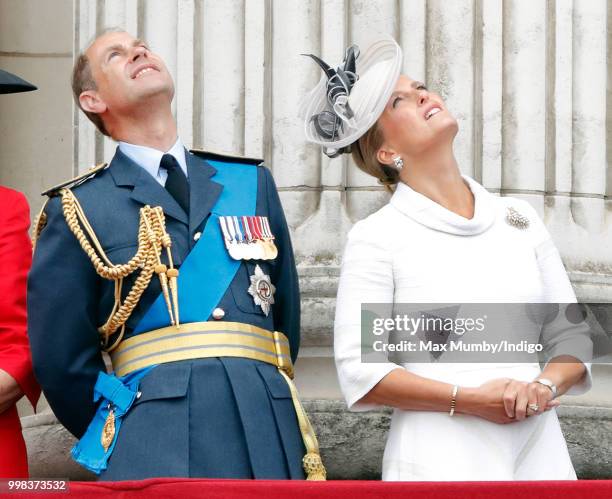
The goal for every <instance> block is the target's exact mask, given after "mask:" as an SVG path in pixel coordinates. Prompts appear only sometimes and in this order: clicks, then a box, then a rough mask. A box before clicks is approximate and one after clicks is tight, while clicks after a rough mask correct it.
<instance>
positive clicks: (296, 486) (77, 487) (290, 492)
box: [4, 478, 612, 499]
mask: <svg viewBox="0 0 612 499" xmlns="http://www.w3.org/2000/svg"><path fill="white" fill-rule="evenodd" d="M68 486H69V495H74V496H76V497H83V498H89V497H91V498H103V497H109V498H110V497H112V498H114V499H116V498H123V497H129V498H138V497H142V498H147V499H157V498H160V499H161V498H169V497H179V498H181V499H186V498H189V497H205V498H206V499H231V498H234V497H235V498H240V499H249V498H261V499H264V498H265V499H269V498H273V497H283V498H287V497H289V498H299V497H306V498H309V499H311V498H313V499H314V498H321V499H339V498H342V499H344V498H350V499H395V498H406V497H409V498H410V499H431V498H436V499H462V498H468V499H491V498H495V499H506V498H507V499H517V498H518V497H521V498H538V499H558V498H560V497H562V498H563V499H574V498H576V499H578V498H580V499H583V498H585V497H588V498H589V499H604V498H605V499H610V497H612V480H578V481H565V482H557V481H546V482H544V481H542V482H376V481H328V482H306V481H289V480H288V481H273V480H258V481H255V480H204V479H173V478H170V479H163V478H162V479H150V480H141V481H130V482H71V483H69V485H68ZM5 490H6V488H5V489H4V491H5ZM44 496H45V497H48V498H51V497H62V496H63V497H66V494H65V493H64V494H55V493H45V494H44ZM15 497H32V498H40V497H41V496H40V492H39V493H20V494H15Z"/></svg>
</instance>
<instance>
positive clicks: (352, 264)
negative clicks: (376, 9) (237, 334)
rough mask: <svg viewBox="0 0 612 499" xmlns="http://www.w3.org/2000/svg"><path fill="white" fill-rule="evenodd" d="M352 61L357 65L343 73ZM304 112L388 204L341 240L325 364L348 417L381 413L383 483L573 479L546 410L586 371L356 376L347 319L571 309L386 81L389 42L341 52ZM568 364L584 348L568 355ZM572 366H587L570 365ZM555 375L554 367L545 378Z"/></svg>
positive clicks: (406, 94)
mask: <svg viewBox="0 0 612 499" xmlns="http://www.w3.org/2000/svg"><path fill="white" fill-rule="evenodd" d="M355 59H356V60H357V62H356V63H355ZM316 60H317V63H318V64H319V65H320V66H321V67H322V68H323V69H324V71H325V76H324V77H323V78H322V80H321V82H319V84H318V85H317V87H315V88H314V89H313V90H312V91H311V93H310V94H309V95H308V96H307V98H306V99H305V101H304V105H303V110H302V113H303V115H304V117H305V123H306V135H307V138H308V140H309V141H311V142H314V143H316V144H319V145H321V146H323V148H324V151H325V152H326V153H327V154H328V155H329V156H332V157H333V156H336V155H338V154H340V153H342V152H347V151H349V150H350V152H351V153H352V155H353V158H354V160H355V162H356V164H357V165H358V166H359V167H360V168H361V169H362V170H364V171H365V172H366V173H368V174H370V175H373V176H374V177H376V178H377V179H378V180H379V181H380V182H381V183H383V184H384V185H386V186H389V187H394V189H390V190H393V191H394V192H393V195H392V197H391V199H390V201H389V203H388V204H387V205H386V206H384V207H383V208H381V209H380V210H379V211H377V212H376V213H373V214H372V215H370V216H369V217H367V218H366V219H364V220H361V221H359V222H357V223H356V224H355V225H354V227H353V228H352V230H351V231H350V233H349V236H348V242H347V245H346V248H345V252H344V257H343V263H342V271H341V276H340V283H339V290H338V296H337V305H336V319H335V333H334V351H335V359H336V366H337V370H338V377H339V381H340V386H341V389H342V392H343V394H344V396H345V398H346V401H347V404H348V407H349V409H350V410H352V411H365V410H371V409H375V408H377V407H380V406H391V407H393V408H394V412H393V417H392V423H391V429H390V432H389V435H388V440H387V445H386V448H385V453H384V458H383V480H547V479H556V480H564V479H576V474H575V472H574V468H573V466H572V463H571V461H570V458H569V454H568V450H567V445H566V442H565V440H564V437H563V435H562V433H561V429H560V425H559V421H558V419H557V415H556V412H555V410H554V407H556V406H557V405H558V404H559V402H558V400H556V399H555V397H556V396H559V395H561V394H566V393H570V394H579V393H583V392H585V391H587V390H588V389H589V388H590V384H591V375H590V364H589V363H588V359H586V360H585V359H583V360H584V362H583V360H581V359H580V358H578V357H577V356H573V357H569V358H567V356H565V357H559V356H557V357H556V358H555V362H549V363H547V364H546V366H545V367H544V369H543V370H541V368H540V365H539V363H538V362H537V360H536V361H534V362H528V363H525V362H522V363H508V362H505V363H486V364H485V363H479V364H477V363H473V364H460V363H452V364H451V363H444V362H442V363H413V364H395V363H392V362H384V363H367V362H362V356H361V354H362V351H361V348H362V345H361V342H362V333H361V323H360V321H361V304H362V303H389V304H392V303H395V304H398V303H427V302H436V303H451V302H454V303H469V302H472V303H484V302H499V303H511V302H520V303H537V302H555V303H570V302H575V301H576V297H575V295H574V292H573V290H572V287H571V284H570V282H569V279H568V277H567V274H566V272H565V269H564V267H563V264H562V262H561V259H560V256H559V253H558V251H557V249H556V248H555V246H554V243H553V242H552V240H551V237H550V235H549V233H548V232H547V230H546V228H545V226H544V224H543V223H542V221H541V220H540V219H539V217H538V215H537V214H536V212H535V210H534V209H533V208H532V207H531V206H530V204H529V203H527V202H526V201H523V200H519V199H515V198H510V197H497V196H494V195H492V194H490V193H489V192H488V191H487V190H486V189H485V188H483V187H482V186H481V185H480V184H479V183H478V182H476V181H475V180H473V179H471V178H470V177H468V176H466V175H462V174H461V173H460V169H459V166H458V164H457V161H456V159H455V156H454V154H453V141H454V138H455V136H456V134H457V131H458V126H457V121H456V119H455V118H454V117H453V115H452V114H451V113H450V111H449V110H448V109H447V108H446V106H445V105H444V102H443V101H442V99H441V97H440V96H439V95H438V94H436V93H434V92H432V91H430V90H428V89H427V88H426V87H425V85H424V84H423V83H420V82H417V81H414V80H412V79H411V78H410V77H408V76H404V75H400V74H399V71H400V69H399V68H400V66H401V60H402V57H401V50H400V48H399V47H398V46H397V44H396V43H395V42H394V41H392V40H382V41H380V42H377V43H375V44H374V45H373V46H372V47H370V49H369V50H368V51H367V53H365V54H364V55H363V57H362V58H359V56H358V49H357V48H356V47H352V48H351V49H349V50H348V51H347V54H346V56H345V60H344V62H343V65H341V66H340V67H339V68H338V69H337V70H336V69H332V68H330V67H328V66H327V65H326V64H325V63H324V62H323V61H321V60H320V59H316ZM580 342H581V344H580V348H579V350H581V351H585V352H587V351H588V350H589V349H590V348H592V344H591V340H590V338H588V336H584V338H583V340H579V343H580ZM584 357H588V355H585V356H584ZM561 361H563V362H561Z"/></svg>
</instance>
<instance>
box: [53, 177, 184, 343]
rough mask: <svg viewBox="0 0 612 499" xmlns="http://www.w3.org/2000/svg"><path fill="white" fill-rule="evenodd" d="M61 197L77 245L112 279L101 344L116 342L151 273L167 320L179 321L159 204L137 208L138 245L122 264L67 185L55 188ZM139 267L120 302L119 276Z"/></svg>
mask: <svg viewBox="0 0 612 499" xmlns="http://www.w3.org/2000/svg"><path fill="white" fill-rule="evenodd" d="M59 195H60V196H61V198H62V209H63V211H64V217H65V218H66V223H67V224H68V227H69V228H70V230H71V231H72V233H73V234H74V235H75V236H76V238H77V240H78V241H79V244H80V245H81V248H83V251H85V253H86V254H87V256H88V257H89V259H90V260H91V263H92V264H93V266H94V268H95V270H96V272H97V273H98V275H100V276H101V277H103V278H104V279H109V280H111V281H114V282H115V304H114V306H113V310H112V311H111V313H110V315H109V317H108V319H107V321H106V323H105V324H103V325H102V326H100V327H99V328H98V331H99V332H100V334H101V335H102V347H103V349H104V350H105V351H107V352H110V351H112V350H113V349H114V348H116V347H117V345H119V343H120V342H121V340H122V339H123V335H124V333H125V323H126V321H127V320H128V318H129V317H130V315H131V314H132V312H133V311H134V308H135V307H136V305H137V304H138V301H139V300H140V297H141V296H142V293H143V292H144V291H145V289H146V288H147V286H148V285H149V283H150V282H151V279H152V277H153V274H154V273H155V274H157V275H158V278H159V280H160V283H161V287H162V293H163V295H164V299H165V300H166V306H167V307H168V314H169V316H170V322H171V323H172V324H173V325H175V326H178V325H179V311H178V289H177V277H178V269H175V268H174V264H173V262H172V254H171V251H170V249H171V246H172V241H171V240H170V236H169V235H168V233H167V232H166V222H165V217H164V212H163V211H162V208H161V207H159V206H156V207H153V208H152V207H150V206H148V205H147V206H145V207H143V208H141V209H140V222H139V226H138V249H137V251H136V254H135V255H134V256H133V257H132V258H131V259H130V260H129V261H128V262H127V263H124V264H119V265H115V264H113V263H112V262H111V261H110V260H109V259H108V257H107V256H106V254H105V253H104V250H103V249H102V245H101V244H100V242H99V241H98V238H97V237H96V234H95V233H94V231H93V228H92V227H91V225H90V224H89V222H88V220H87V218H86V216H85V213H84V212H83V208H82V207H81V205H80V203H79V201H78V199H77V198H76V196H75V195H74V193H73V192H72V191H71V190H70V189H66V188H63V189H61V190H60V191H59ZM162 248H165V250H166V254H167V256H168V262H169V267H168V266H166V265H164V264H163V263H162V262H161V259H160V255H161V252H162ZM137 271H140V274H139V275H138V277H137V278H136V281H135V282H134V285H133V286H132V289H130V291H129V293H128V294H127V296H126V298H125V300H123V303H122V302H121V294H122V288H123V279H124V278H126V277H127V276H129V275H131V274H134V273H135V272H137ZM119 328H121V332H120V334H119V336H118V337H117V339H116V340H115V341H114V342H113V344H112V345H110V346H109V339H110V337H111V335H112V334H113V333H115V332H116V331H117V330H118V329H119Z"/></svg>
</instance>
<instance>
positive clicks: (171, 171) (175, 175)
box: [159, 154, 189, 213]
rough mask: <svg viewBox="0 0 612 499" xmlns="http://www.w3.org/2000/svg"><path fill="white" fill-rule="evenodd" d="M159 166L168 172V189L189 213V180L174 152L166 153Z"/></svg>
mask: <svg viewBox="0 0 612 499" xmlns="http://www.w3.org/2000/svg"><path fill="white" fill-rule="evenodd" d="M159 167H160V168H163V169H165V170H166V171H167V172H168V178H167V179H166V190H167V191H168V192H169V193H170V195H171V196H172V197H173V198H174V199H176V202H177V203H178V204H179V205H180V206H181V208H183V210H185V213H189V182H188V181H187V177H186V176H185V174H184V173H183V169H182V168H181V165H179V163H178V161H177V160H176V158H175V157H174V156H172V154H164V155H163V156H162V159H161V162H160V163H159Z"/></svg>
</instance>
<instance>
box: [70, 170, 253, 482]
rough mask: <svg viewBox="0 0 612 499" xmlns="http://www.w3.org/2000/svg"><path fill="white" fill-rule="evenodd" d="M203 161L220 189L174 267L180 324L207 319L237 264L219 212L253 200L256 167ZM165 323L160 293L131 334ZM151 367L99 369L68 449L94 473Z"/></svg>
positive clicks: (249, 206) (247, 208) (243, 211)
mask: <svg viewBox="0 0 612 499" xmlns="http://www.w3.org/2000/svg"><path fill="white" fill-rule="evenodd" d="M207 162H208V163H209V164H211V165H212V166H213V167H214V168H215V169H216V170H217V172H216V173H215V175H214V176H213V180H214V181H215V182H217V183H219V184H221V185H223V190H222V191H221V194H220V195H219V199H217V202H216V203H215V206H214V207H213V209H212V210H211V215H210V218H209V219H208V222H207V223H206V227H205V229H204V232H203V233H202V236H201V237H200V239H199V240H198V242H197V243H196V245H195V246H194V247H193V249H192V250H191V252H190V253H189V255H187V258H185V260H184V261H183V264H182V265H181V267H180V273H179V277H178V296H179V313H180V321H181V323H183V324H186V323H189V322H204V321H207V320H208V319H209V317H210V315H211V313H212V311H213V309H214V308H215V307H216V306H217V304H218V303H219V301H221V298H222V297H223V295H224V294H225V292H226V291H227V288H228V287H229V285H230V284H231V282H232V281H233V279H234V276H235V275H236V272H238V268H239V267H240V263H241V262H240V260H234V259H232V258H231V257H230V256H229V253H228V251H227V249H226V247H225V242H224V240H223V233H222V232H221V228H220V226H219V216H224V215H239V216H252V215H255V208H256V205H257V168H255V167H254V166H253V165H248V164H246V165H245V164H239V163H223V162H220V161H208V160H207ZM168 325H170V318H169V316H168V309H167V308H166V302H165V300H164V297H163V295H162V294H161V293H160V296H158V297H157V299H156V300H155V302H153V305H151V307H150V308H149V310H147V312H146V313H145V315H144V316H143V317H142V319H141V320H140V322H139V323H138V325H137V326H136V327H135V328H134V334H138V333H141V332H143V331H151V330H153V329H159V328H162V327H166V326H168ZM154 367H155V366H150V367H147V368H144V369H140V370H138V371H134V372H132V373H130V374H128V375H126V376H123V377H121V378H118V377H116V376H115V375H109V374H106V373H102V372H101V373H100V374H99V375H98V381H97V382H96V386H95V388H94V402H99V405H98V409H97V411H96V414H95V415H94V418H93V420H92V421H91V423H90V424H89V426H88V428H87V431H86V432H85V434H84V435H83V437H82V438H81V440H79V441H78V442H77V443H76V445H75V446H74V447H73V448H72V451H71V454H72V457H73V458H74V460H75V461H76V462H78V463H79V464H81V465H82V466H84V467H85V468H87V469H88V470H90V471H92V472H94V473H96V474H100V473H101V472H102V471H104V470H105V469H106V466H107V463H108V459H109V458H110V455H111V453H112V451H113V449H114V447H115V443H116V442H117V435H118V434H119V429H120V427H121V422H122V420H123V416H124V415H125V414H126V413H127V412H128V411H129V409H130V408H131V407H132V404H133V403H134V401H135V400H136V394H137V392H138V385H139V383H140V380H141V379H142V378H143V377H144V375H145V374H147V373H148V372H149V371H150V370H151V369H153V368H154ZM111 407H112V409H113V413H114V415H115V435H114V438H113V441H112V443H111V445H110V446H109V448H108V450H106V451H105V450H104V448H103V447H102V443H101V436H102V429H103V428H104V423H105V422H106V419H107V416H108V413H109V411H110V408H111Z"/></svg>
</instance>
